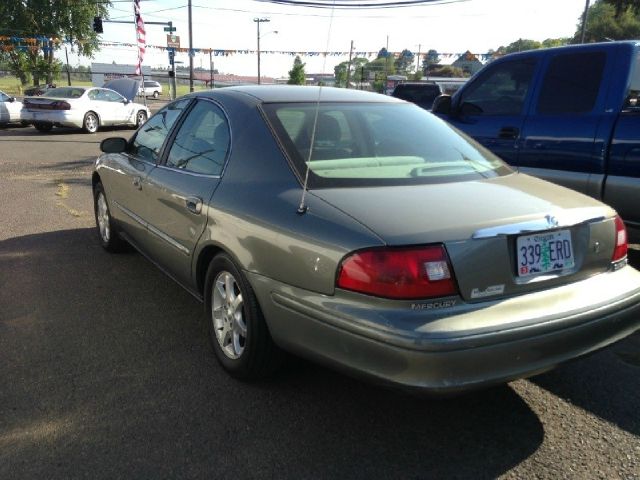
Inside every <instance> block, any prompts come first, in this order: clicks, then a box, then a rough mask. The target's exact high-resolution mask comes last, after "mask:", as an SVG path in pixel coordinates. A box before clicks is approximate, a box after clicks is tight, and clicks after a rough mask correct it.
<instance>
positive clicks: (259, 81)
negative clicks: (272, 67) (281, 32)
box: [253, 17, 271, 85]
mask: <svg viewBox="0 0 640 480" xmlns="http://www.w3.org/2000/svg"><path fill="white" fill-rule="evenodd" d="M253 21H254V22H256V25H257V27H258V32H257V35H258V51H257V54H258V85H260V83H261V79H260V24H261V23H262V22H270V21H271V20H269V19H268V18H257V17H256V18H254V19H253Z"/></svg>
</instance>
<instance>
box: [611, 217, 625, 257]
mask: <svg viewBox="0 0 640 480" xmlns="http://www.w3.org/2000/svg"><path fill="white" fill-rule="evenodd" d="M615 224H616V239H615V240H616V246H615V248H614V249H613V257H611V261H612V262H619V261H620V260H624V259H625V258H626V257H627V249H628V245H629V244H628V242H627V229H626V228H625V226H624V222H623V221H622V219H621V218H620V217H619V216H617V215H616V218H615Z"/></svg>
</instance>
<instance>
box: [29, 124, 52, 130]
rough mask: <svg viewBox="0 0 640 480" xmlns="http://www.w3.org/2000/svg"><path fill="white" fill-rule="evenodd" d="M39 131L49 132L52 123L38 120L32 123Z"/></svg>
mask: <svg viewBox="0 0 640 480" xmlns="http://www.w3.org/2000/svg"><path fill="white" fill-rule="evenodd" d="M33 126H34V127H36V130H38V131H39V132H50V131H51V130H52V129H53V123H49V122H38V123H34V124H33Z"/></svg>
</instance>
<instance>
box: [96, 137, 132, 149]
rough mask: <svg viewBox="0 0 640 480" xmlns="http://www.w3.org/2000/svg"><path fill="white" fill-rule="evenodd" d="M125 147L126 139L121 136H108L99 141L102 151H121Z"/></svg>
mask: <svg viewBox="0 0 640 480" xmlns="http://www.w3.org/2000/svg"><path fill="white" fill-rule="evenodd" d="M126 149H127V141H126V140H125V139H124V138H122V137H109V138H105V139H104V140H103V141H102V142H100V150H101V151H103V152H104V153H122V152H124V151H125V150H126Z"/></svg>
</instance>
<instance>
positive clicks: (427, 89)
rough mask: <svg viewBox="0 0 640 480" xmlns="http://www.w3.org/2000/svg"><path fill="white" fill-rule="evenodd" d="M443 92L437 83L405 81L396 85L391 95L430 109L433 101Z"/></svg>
mask: <svg viewBox="0 0 640 480" xmlns="http://www.w3.org/2000/svg"><path fill="white" fill-rule="evenodd" d="M442 93H444V92H443V91H442V88H441V87H440V85H438V84H437V83H418V82H405V83H399V84H398V85H396V87H395V88H394V89H393V92H391V96H392V97H396V98H400V99H401V100H406V101H407V102H411V103H415V104H416V105H418V106H419V107H422V108H424V109H426V110H430V109H431V106H432V105H433V101H434V100H435V99H436V97H437V96H439V95H442Z"/></svg>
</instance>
